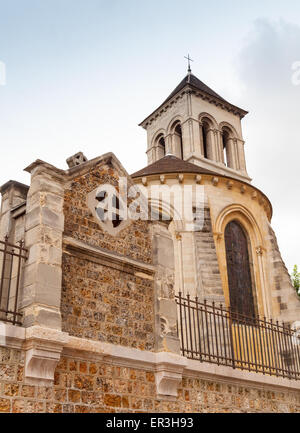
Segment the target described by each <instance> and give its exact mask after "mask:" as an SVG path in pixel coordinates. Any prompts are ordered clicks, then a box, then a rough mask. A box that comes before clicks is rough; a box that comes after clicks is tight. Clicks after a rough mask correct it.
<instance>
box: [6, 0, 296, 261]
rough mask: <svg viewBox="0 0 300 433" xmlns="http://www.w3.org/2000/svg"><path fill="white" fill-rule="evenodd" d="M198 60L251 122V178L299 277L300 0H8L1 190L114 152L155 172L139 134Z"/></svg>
mask: <svg viewBox="0 0 300 433" xmlns="http://www.w3.org/2000/svg"><path fill="white" fill-rule="evenodd" d="M187 53H190V55H191V56H192V58H193V59H194V63H193V64H192V68H193V73H194V74H195V75H197V76H198V77H199V78H200V79H201V80H202V81H204V82H205V83H206V84H208V85H209V86H210V87H212V88H213V89H214V90H215V91H216V92H217V93H219V94H221V96H223V97H224V98H225V99H227V100H229V101H230V102H232V103H233V104H236V105H239V106H241V107H242V108H245V109H247V110H249V111H250V113H249V115H248V116H247V117H246V118H245V119H244V120H243V132H244V138H245V140H246V157H247V163H248V172H249V174H250V176H251V177H252V178H253V184H254V185H256V186H257V187H259V188H260V189H262V190H263V191H264V192H265V193H266V194H267V195H268V197H269V198H270V200H271V201H272V204H273V208H274V217H273V227H274V229H275V230H276V234H277V237H278V241H279V245H280V247H281V251H282V255H283V258H284V260H285V262H286V264H287V266H288V268H289V270H291V268H292V266H293V265H294V264H295V263H298V264H299V265H300V256H299V252H298V250H299V240H300V225H299V214H300V204H299V171H300V162H299V157H300V138H299V131H298V129H299V126H300V125H299V124H300V122H299V116H300V103H299V102H300V85H299V86H295V85H293V84H292V80H291V77H292V73H293V72H292V64H293V63H294V62H296V61H300V2H299V0H281V1H278V0H277V1H276V0H259V1H258V0H252V1H251V2H248V1H247V2H246V1H245V0H243V1H241V0H238V1H236V0H226V1H224V0H210V2H207V1H201V0H189V2H186V1H183V0H159V1H158V0H151V1H145V0H126V1H125V0H107V1H102V0H26V1H24V0H0V62H3V63H4V64H5V68H6V85H0V146H1V171H0V184H3V183H5V182H6V181H7V180H9V179H15V180H18V181H20V182H23V183H27V184H28V183H29V181H30V179H29V175H28V174H27V173H25V172H23V168H24V167H26V166H27V165H28V164H30V163H31V162H32V161H34V160H35V159H38V158H39V159H43V160H45V161H47V162H50V163H52V164H54V165H56V166H58V167H60V168H66V167H67V166H66V163H65V160H66V158H67V157H69V156H70V155H73V154H74V153H76V152H77V151H79V150H82V151H83V152H84V153H85V154H86V156H87V157H88V158H89V159H90V158H93V157H95V156H98V155H101V154H103V153H105V152H109V151H113V152H114V153H115V154H116V155H117V157H118V158H119V160H120V161H121V162H122V164H123V165H124V167H125V168H126V169H127V171H128V172H129V173H132V172H134V171H136V170H138V169H140V168H141V167H143V166H145V165H146V155H145V150H146V132H145V131H144V130H143V129H141V128H140V127H138V126H137V125H138V123H139V122H140V121H141V120H143V119H144V118H145V117H146V116H147V115H148V114H149V113H150V112H152V111H153V109H155V108H156V107H157V106H158V105H159V104H160V103H161V102H162V101H163V100H164V99H165V98H166V97H167V96H168V94H169V93H170V92H171V91H172V90H173V89H174V88H175V86H176V85H177V84H178V83H179V81H180V80H181V79H182V78H183V77H184V75H185V74H186V62H185V60H184V58H183V57H184V56H185V55H187ZM0 66H1V63H0ZM2 81H3V74H2ZM0 83H1V68H0ZM2 84H3V83H2Z"/></svg>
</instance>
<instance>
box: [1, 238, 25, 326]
mask: <svg viewBox="0 0 300 433" xmlns="http://www.w3.org/2000/svg"><path fill="white" fill-rule="evenodd" d="M26 258H27V249H26V248H24V242H23V241H20V242H18V245H14V244H11V243H10V242H9V241H8V237H7V236H6V237H5V239H4V241H0V270H1V279H0V321H2V322H9V323H12V324H14V325H21V319H22V314H20V313H19V312H18V300H19V293H20V287H21V284H22V271H23V262H24V260H26Z"/></svg>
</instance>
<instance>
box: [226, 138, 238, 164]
mask: <svg viewBox="0 0 300 433" xmlns="http://www.w3.org/2000/svg"><path fill="white" fill-rule="evenodd" d="M226 154H227V164H228V167H229V168H233V169H234V170H236V160H235V144H234V140H233V138H231V137H229V138H228V140H227V143H226Z"/></svg>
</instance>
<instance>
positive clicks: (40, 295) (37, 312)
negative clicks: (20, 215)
mask: <svg viewBox="0 0 300 433" xmlns="http://www.w3.org/2000/svg"><path fill="white" fill-rule="evenodd" d="M27 170H28V171H29V172H31V185H30V189H29V192H28V198H27V209H26V223H25V246H26V248H28V250H29V256H28V260H27V262H26V266H25V273H24V291H23V298H22V299H21V311H22V312H23V313H24V326H25V327H29V326H33V325H38V326H43V327H47V328H54V329H57V330H60V329H61V314H60V300H61V279H62V268H61V262H62V234H63V230H64V215H63V196H64V189H63V183H62V178H61V177H60V176H59V174H58V172H59V170H57V171H55V170H54V169H51V168H49V166H48V165H46V164H45V163H43V162H37V163H33V164H32V165H31V166H30V167H28V169H27Z"/></svg>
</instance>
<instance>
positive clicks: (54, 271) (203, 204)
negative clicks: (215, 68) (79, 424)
mask: <svg viewBox="0 0 300 433" xmlns="http://www.w3.org/2000/svg"><path fill="white" fill-rule="evenodd" d="M247 114H248V113H247V111H245V110H243V109H241V108H239V107H237V106H235V105H233V104H231V103H230V102H228V101H226V100H225V99H223V98H222V97H221V96H219V95H218V94H217V93H216V92H214V91H213V90H212V89H210V88H209V87H208V86H207V85H206V84H204V83H203V82H202V81H200V80H199V79H198V78H197V77H196V76H195V75H193V74H192V72H191V70H190V67H189V69H188V73H187V75H186V76H185V77H184V78H183V80H182V81H181V82H180V83H179V85H178V86H177V87H176V88H175V90H174V91H173V92H172V93H171V94H170V95H169V97H168V98H167V99H166V100H165V101H164V102H163V103H162V104H161V105H160V106H159V107H158V108H157V109H156V110H154V111H153V112H152V113H151V114H150V115H149V116H148V117H147V118H146V119H144V120H143V121H142V122H141V124H140V126H141V127H143V128H144V129H145V130H146V132H147V149H146V154H147V160H148V161H147V162H148V164H147V166H146V167H144V168H142V169H141V170H139V171H137V172H136V173H133V174H131V175H129V174H128V173H127V172H126V170H125V168H124V167H123V165H122V164H121V163H120V162H119V161H118V159H117V157H116V156H115V155H114V154H113V153H107V154H104V155H102V156H99V157H97V158H94V159H92V160H87V158H86V157H85V156H84V154H83V153H82V152H79V153H77V154H75V155H74V156H71V157H70V158H68V159H67V164H68V168H67V169H66V170H62V169H59V168H57V167H55V166H53V165H51V164H49V163H47V162H44V161H42V160H39V159H37V160H36V161H34V162H33V163H32V164H30V165H29V166H28V167H26V168H25V170H26V171H27V172H28V173H30V176H31V180H30V185H29V186H27V185H24V184H21V183H19V182H16V181H13V180H10V181H8V182H7V183H5V184H4V185H3V186H2V187H1V196H2V201H1V214H0V273H1V274H0V278H1V279H0V412H14V413H16V412H60V413H66V412H77V413H87V412H300V302H299V299H298V298H297V296H296V293H295V289H294V288H293V286H292V284H291V280H290V277H289V274H288V271H287V269H286V267H285V264H284V262H283V260H282V257H281V254H280V251H279V248H278V244H277V240H276V236H275V233H274V231H273V229H272V226H271V219H272V212H273V211H272V205H271V203H270V201H269V199H268V198H267V196H266V195H265V194H264V193H263V192H262V191H261V190H260V189H258V188H257V187H256V186H254V185H253V183H252V179H251V177H250V176H249V174H248V171H247V163H246V162H247V161H246V156H245V147H246V144H245V142H244V140H243V135H242V126H241V121H242V119H243V117H244V116H245V115H247ZM248 145H249V146H251V143H249V144H248ZM145 147H146V146H145ZM124 162H125V164H126V161H124ZM154 192H155V193H154ZM170 197H171V199H170ZM181 198H182V200H183V201H180V200H181ZM176 200H177V201H176ZM178 200H179V201H178ZM175 202H176V203H175ZM178 203H179V204H178ZM133 214H134V215H135V217H133V216H132V215H133Z"/></svg>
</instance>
